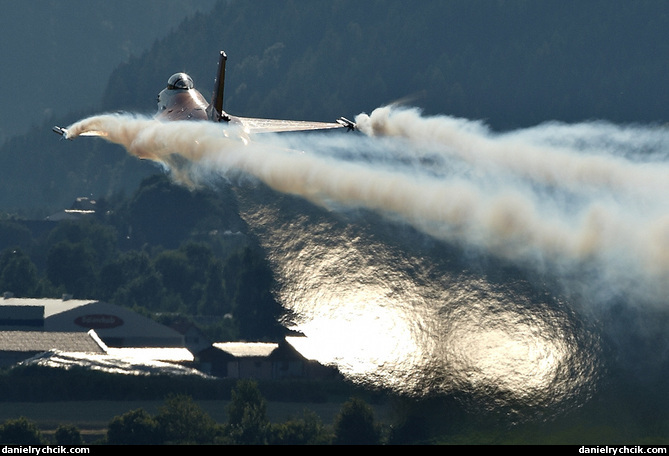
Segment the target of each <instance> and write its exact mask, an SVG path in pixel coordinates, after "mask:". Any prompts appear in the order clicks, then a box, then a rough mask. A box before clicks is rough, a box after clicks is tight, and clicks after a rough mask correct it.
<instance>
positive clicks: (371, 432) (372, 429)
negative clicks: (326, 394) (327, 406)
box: [334, 398, 380, 445]
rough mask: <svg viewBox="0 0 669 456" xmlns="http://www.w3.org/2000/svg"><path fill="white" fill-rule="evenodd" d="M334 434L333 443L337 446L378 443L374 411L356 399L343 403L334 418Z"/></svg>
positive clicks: (378, 437)
mask: <svg viewBox="0 0 669 456" xmlns="http://www.w3.org/2000/svg"><path fill="white" fill-rule="evenodd" d="M334 434H335V435H334V443H335V444H337V445H376V444H378V443H379V442H380V431H379V429H378V426H377V425H376V424H375V422H374V411H373V410H372V408H371V407H370V406H369V405H367V404H366V403H365V402H364V401H363V400H362V399H358V398H352V399H350V400H348V401H347V402H346V403H344V405H343V406H342V409H341V411H340V412H339V414H338V415H337V416H336V417H335V422H334Z"/></svg>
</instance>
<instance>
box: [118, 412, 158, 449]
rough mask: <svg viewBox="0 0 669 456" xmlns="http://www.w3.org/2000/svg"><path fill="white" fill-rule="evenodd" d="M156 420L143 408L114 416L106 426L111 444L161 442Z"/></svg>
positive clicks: (149, 443)
mask: <svg viewBox="0 0 669 456" xmlns="http://www.w3.org/2000/svg"><path fill="white" fill-rule="evenodd" d="M160 437H161V436H160V431H159V424H158V421H157V420H156V419H155V418H154V417H152V416H151V415H150V414H149V413H148V412H146V411H145V410H144V409H136V410H132V411H130V412H127V413H125V414H123V415H121V416H116V417H114V418H113V419H112V420H111V422H110V423H109V426H108V427H107V443H109V444H111V445H155V444H159V443H161V438H160Z"/></svg>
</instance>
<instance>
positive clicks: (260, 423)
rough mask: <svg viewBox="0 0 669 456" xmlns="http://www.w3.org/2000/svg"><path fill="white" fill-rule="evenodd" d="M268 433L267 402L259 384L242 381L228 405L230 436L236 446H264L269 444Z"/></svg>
mask: <svg viewBox="0 0 669 456" xmlns="http://www.w3.org/2000/svg"><path fill="white" fill-rule="evenodd" d="M268 432H269V420H268V419H267V402H266V401H265V399H264V398H263V397H262V395H261V393H260V390H259V389H258V384H257V383H256V382H255V381H253V380H240V381H239V382H237V384H236V385H235V388H234V389H233V390H232V400H231V402H230V404H229V405H228V423H227V434H228V436H229V437H230V438H231V439H232V442H233V443H235V444H241V445H262V444H265V443H267V438H268Z"/></svg>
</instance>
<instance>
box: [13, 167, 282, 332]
mask: <svg viewBox="0 0 669 456" xmlns="http://www.w3.org/2000/svg"><path fill="white" fill-rule="evenodd" d="M227 192H228V191H227V190H225V189H222V190H221V191H220V192H213V191H209V190H207V191H190V190H186V189H184V188H182V187H179V186H177V185H175V184H172V183H170V181H169V178H167V177H166V176H154V177H152V178H150V179H147V180H146V181H145V182H144V183H143V184H142V185H141V186H140V188H139V189H138V190H137V192H136V193H135V194H134V195H133V196H132V197H130V198H128V199H124V198H121V197H117V198H115V200H114V202H113V203H112V202H110V201H101V202H98V203H97V206H98V208H99V209H100V210H104V213H102V214H96V216H89V217H85V218H82V219H80V220H76V221H62V222H58V223H41V224H37V225H36V224H30V223H27V222H26V223H24V224H22V223H21V222H20V221H18V220H17V221H12V222H9V221H4V222H2V224H0V228H1V227H5V228H6V229H4V230H2V229H0V236H2V235H3V233H4V235H6V239H3V238H2V237H0V245H1V244H3V242H4V243H9V242H12V241H17V242H18V241H20V243H21V244H22V245H25V246H26V247H25V249H24V248H18V247H9V248H7V249H5V250H3V251H0V291H2V292H5V291H7V292H12V293H14V295H15V296H17V297H56V296H60V295H61V294H65V293H67V294H70V295H73V296H74V297H75V298H79V299H100V300H104V301H107V302H110V303H113V304H118V305H122V306H126V307H130V308H133V309H135V310H138V311H144V312H146V313H148V314H151V313H157V312H160V313H163V314H164V313H166V312H169V313H176V314H181V315H182V316H183V317H184V318H190V319H191V321H195V320H197V319H198V317H205V318H201V319H200V321H206V322H207V324H206V327H203V328H202V329H204V330H206V331H209V332H210V333H211V337H212V340H232V339H237V338H245V339H248V340H252V339H256V340H260V339H276V338H277V337H280V335H281V328H280V326H279V324H278V320H279V318H280V316H281V313H282V308H281V306H280V305H279V304H278V303H277V302H276V300H275V299H274V297H273V294H272V291H273V288H274V279H273V275H272V271H271V270H270V268H269V265H268V264H267V260H266V258H265V256H264V253H263V251H262V250H261V249H259V248H258V247H256V246H255V245H254V243H253V242H251V240H250V238H249V237H248V236H246V235H245V234H244V231H242V230H243V228H244V224H243V222H241V219H240V218H239V216H238V215H237V213H236V209H235V207H236V203H235V202H234V201H232V199H231V197H230V195H229V194H228V193H227ZM149 195H151V196H150V198H149ZM145 198H149V200H150V201H151V203H150V204H149V203H147V202H141V201H143V200H144V199H145ZM102 208H104V209H102ZM172 213H174V214H181V215H179V216H176V215H170V214H172ZM161 214H162V215H161ZM21 227H24V228H23V229H22V228H21ZM27 227H30V228H31V229H32V230H31V229H29V228H27ZM36 227H37V228H36ZM24 229H25V230H26V231H24ZM227 232H234V233H236V234H235V235H228V234H226V233H227ZM40 265H41V266H40Z"/></svg>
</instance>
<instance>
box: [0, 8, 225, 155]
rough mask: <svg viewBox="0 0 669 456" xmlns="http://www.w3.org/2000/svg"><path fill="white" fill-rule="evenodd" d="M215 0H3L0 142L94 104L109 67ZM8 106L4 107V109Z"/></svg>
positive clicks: (1, 17) (112, 66)
mask: <svg viewBox="0 0 669 456" xmlns="http://www.w3.org/2000/svg"><path fill="white" fill-rule="evenodd" d="M215 1H216V0H143V1H141V2H137V1H133V0H116V1H114V2H104V1H100V0H68V1H67V2H62V1H57V0H24V1H21V2H8V1H5V2H2V3H1V4H2V14H1V15H0V42H1V43H2V46H0V62H2V70H3V76H4V78H5V80H6V81H11V84H10V85H9V86H5V88H6V90H5V91H4V95H3V100H4V103H5V105H4V109H3V110H2V111H0V144H2V143H3V142H4V141H5V140H6V139H7V138H10V137H12V136H15V135H16V134H24V133H26V132H27V131H28V129H29V128H30V127H33V126H37V125H39V124H41V123H42V122H43V121H44V119H46V118H48V117H50V116H51V115H53V114H57V115H61V114H62V111H63V110H65V112H67V111H70V110H79V109H82V108H88V107H91V108H92V107H98V106H99V104H100V97H101V95H102V93H103V91H104V89H105V87H106V85H107V80H108V78H109V73H110V72H111V71H112V70H113V69H114V68H115V67H116V66H117V65H118V64H119V63H121V62H123V61H124V60H126V59H127V58H128V57H129V56H131V55H133V54H138V53H141V52H143V51H144V50H145V49H147V48H148V47H149V46H150V45H151V44H152V43H153V42H154V41H155V40H156V39H158V38H161V37H164V36H165V35H167V34H168V33H170V31H172V30H173V29H174V28H175V27H176V26H178V25H179V23H180V22H181V21H183V20H184V19H185V18H187V17H188V16H189V15H191V14H193V13H195V12H196V11H198V10H202V11H206V10H208V9H210V8H211V7H212V6H213V5H214V3H215ZM8 107H11V109H8Z"/></svg>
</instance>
